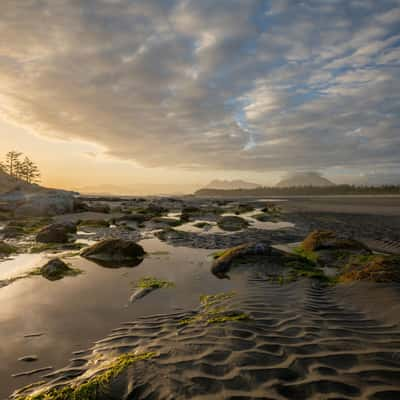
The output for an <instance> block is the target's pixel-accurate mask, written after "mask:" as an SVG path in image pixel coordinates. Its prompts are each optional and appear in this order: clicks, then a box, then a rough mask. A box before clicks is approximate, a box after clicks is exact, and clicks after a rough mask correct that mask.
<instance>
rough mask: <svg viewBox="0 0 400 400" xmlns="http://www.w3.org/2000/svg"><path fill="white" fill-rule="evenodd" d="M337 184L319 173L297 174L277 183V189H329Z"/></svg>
mask: <svg viewBox="0 0 400 400" xmlns="http://www.w3.org/2000/svg"><path fill="white" fill-rule="evenodd" d="M334 185H335V184H334V183H333V182H331V181H330V180H329V179H326V178H324V177H323V176H322V175H321V174H319V173H318V172H313V171H310V172H296V173H294V174H291V175H289V176H288V177H286V178H284V179H282V180H281V181H280V182H278V183H277V185H276V186H277V187H300V186H316V187H327V186H334Z"/></svg>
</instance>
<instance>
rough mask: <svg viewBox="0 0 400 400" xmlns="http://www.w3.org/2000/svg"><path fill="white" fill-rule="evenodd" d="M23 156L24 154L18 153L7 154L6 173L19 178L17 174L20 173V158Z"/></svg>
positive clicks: (10, 152)
mask: <svg viewBox="0 0 400 400" xmlns="http://www.w3.org/2000/svg"><path fill="white" fill-rule="evenodd" d="M21 156H22V153H20V152H18V151H14V150H13V151H9V152H8V153H7V154H6V160H5V162H4V169H5V171H6V172H7V173H8V174H9V175H11V176H14V177H17V172H18V168H19V166H18V164H19V162H20V161H19V158H20V157H21Z"/></svg>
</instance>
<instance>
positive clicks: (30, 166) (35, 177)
mask: <svg viewBox="0 0 400 400" xmlns="http://www.w3.org/2000/svg"><path fill="white" fill-rule="evenodd" d="M20 173H21V179H23V180H24V181H25V182H27V183H37V182H39V180H40V179H39V178H40V171H39V168H38V166H37V165H36V164H35V163H34V162H33V161H31V160H30V159H29V158H28V157H25V158H24V161H23V162H22V163H21V166H20Z"/></svg>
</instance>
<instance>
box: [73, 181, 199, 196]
mask: <svg viewBox="0 0 400 400" xmlns="http://www.w3.org/2000/svg"><path fill="white" fill-rule="evenodd" d="M199 187H200V185H195V184H193V185H191V184H174V183H171V184H168V183H161V184H159V183H136V184H127V185H114V184H107V183H105V184H99V185H92V186H83V187H77V188H75V190H77V191H79V192H80V193H84V194H91V195H105V196H107V195H121V196H158V195H176V196H177V195H184V194H191V193H193V192H194V191H196V190H197V189H199Z"/></svg>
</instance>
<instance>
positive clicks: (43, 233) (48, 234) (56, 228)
mask: <svg viewBox="0 0 400 400" xmlns="http://www.w3.org/2000/svg"><path fill="white" fill-rule="evenodd" d="M73 233H76V224H75V223H73V222H65V223H58V224H51V225H48V226H46V227H44V228H43V229H41V230H40V231H39V232H38V233H37V235H36V241H37V242H40V243H67V242H68V241H69V235H70V234H73Z"/></svg>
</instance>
